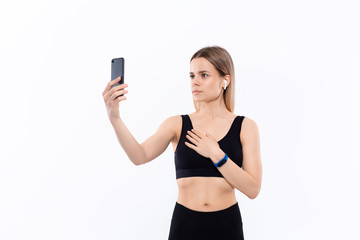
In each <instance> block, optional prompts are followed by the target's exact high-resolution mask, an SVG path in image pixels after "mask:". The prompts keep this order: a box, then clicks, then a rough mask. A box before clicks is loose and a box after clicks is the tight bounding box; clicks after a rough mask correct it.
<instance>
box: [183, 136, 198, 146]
mask: <svg viewBox="0 0 360 240" xmlns="http://www.w3.org/2000/svg"><path fill="white" fill-rule="evenodd" d="M186 138H187V139H189V141H191V142H192V143H194V144H197V143H198V142H197V140H195V139H194V138H192V137H190V136H189V135H186Z"/></svg>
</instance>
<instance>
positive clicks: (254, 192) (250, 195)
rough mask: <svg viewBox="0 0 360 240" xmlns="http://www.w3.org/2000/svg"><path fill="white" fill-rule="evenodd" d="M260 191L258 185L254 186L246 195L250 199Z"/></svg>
mask: <svg viewBox="0 0 360 240" xmlns="http://www.w3.org/2000/svg"><path fill="white" fill-rule="evenodd" d="M259 193H260V187H258V188H256V189H255V190H254V191H252V192H251V193H249V194H248V195H247V197H248V198H250V199H255V198H256V197H257V196H258V195H259Z"/></svg>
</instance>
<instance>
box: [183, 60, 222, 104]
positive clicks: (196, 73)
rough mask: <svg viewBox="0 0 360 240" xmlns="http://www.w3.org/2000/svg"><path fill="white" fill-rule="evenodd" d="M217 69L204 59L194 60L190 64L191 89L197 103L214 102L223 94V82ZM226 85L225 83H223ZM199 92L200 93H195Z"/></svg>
mask: <svg viewBox="0 0 360 240" xmlns="http://www.w3.org/2000/svg"><path fill="white" fill-rule="evenodd" d="M224 79H225V78H224V77H222V76H220V74H219V72H218V71H217V70H216V69H215V67H214V66H213V65H212V64H211V63H210V62H209V61H208V60H207V59H206V58H203V57H200V58H194V59H193V60H191V62H190V80H191V82H190V87H191V91H192V95H193V98H194V99H195V100H196V101H205V100H211V99H212V100H213V99H216V98H218V97H219V96H220V94H221V93H222V84H221V83H222V82H223V81H224ZM223 84H224V83H223ZM194 91H199V92H194Z"/></svg>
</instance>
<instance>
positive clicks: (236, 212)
mask: <svg viewBox="0 0 360 240" xmlns="http://www.w3.org/2000/svg"><path fill="white" fill-rule="evenodd" d="M193 239H194V240H195V239H196V240H212V239H214V240H215V239H216V240H219V239H221V240H242V239H244V234H243V228H242V219H241V213H240V208H239V205H238V202H236V203H235V204H234V205H232V206H230V207H228V208H226V209H223V210H219V211H213V212H200V211H195V210H192V209H189V208H187V207H185V206H184V205H182V204H180V203H178V202H176V204H175V208H174V212H173V215H172V219H171V226H170V233H169V239H168V240H193Z"/></svg>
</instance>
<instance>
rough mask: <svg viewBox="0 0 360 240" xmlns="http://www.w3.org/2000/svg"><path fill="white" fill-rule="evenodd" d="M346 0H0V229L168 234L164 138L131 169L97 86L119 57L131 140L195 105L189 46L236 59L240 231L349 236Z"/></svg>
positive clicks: (355, 143) (355, 114)
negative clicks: (246, 156) (249, 128)
mask: <svg viewBox="0 0 360 240" xmlns="http://www.w3.org/2000/svg"><path fill="white" fill-rule="evenodd" d="M359 10H360V4H359V3H358V1H355V0H354V1H346V0H345V1H344V0H343V1H340V0H338V1H325V0H324V1H320V0H305V1H304V0H303V1H285V0H284V1H101V2H100V1H85V0H83V1H80V0H77V1H74V0H71V1H46V0H43V1H39V0H38V1H34V0H33V1H1V4H0V27H1V29H0V30H1V32H0V34H1V37H0V80H1V87H0V111H1V118H0V121H1V124H0V136H1V139H0V140H1V143H0V144H1V145H0V147H1V150H0V239H2V240H3V239H4V240H10V239H11V240H12V239H37V240H40V239H52V240H53V239H54V240H57V239H66V240H71V239H88V240H90V239H91V240H92V239H107V240H110V239H155V240H158V239H167V237H168V232H169V228H170V221H171V215H172V212H173V208H174V206H175V201H176V199H177V185H176V180H175V166H174V155H173V149H172V146H171V145H169V147H168V149H167V150H166V151H165V152H164V153H163V154H162V155H160V156H159V157H158V158H157V159H155V160H154V161H152V162H150V163H148V164H145V165H141V166H135V165H133V164H132V163H131V162H130V160H129V159H128V158H127V155H126V153H125V152H124V150H123V149H122V148H121V146H120V144H119V143H118V141H117V139H116V135H115V133H114V131H113V128H112V126H111V124H110V122H109V120H108V117H107V113H106V109H105V104H104V102H103V98H102V91H103V90H104V88H105V86H106V84H107V83H108V81H110V60H111V59H112V58H115V57H124V58H125V61H126V62H125V82H126V83H128V84H129V87H128V88H127V89H128V91H129V93H128V94H127V100H126V101H124V102H122V103H121V105H120V113H121V116H122V118H123V120H124V122H125V124H126V125H127V127H128V128H129V130H130V131H131V133H132V134H133V136H134V137H135V138H136V139H137V141H138V142H139V143H141V142H143V141H144V140H145V139H146V138H148V137H149V136H151V135H152V134H153V133H154V132H155V130H156V129H157V127H158V126H159V124H160V123H161V122H162V121H163V120H164V119H166V118H167V117H170V116H172V115H180V114H186V113H191V112H193V111H195V109H194V106H193V102H192V95H191V90H190V78H189V76H188V72H189V70H190V65H189V62H190V58H191V56H192V54H193V53H195V52H196V51H197V50H198V49H200V48H202V47H205V46H211V45H219V46H221V47H224V48H225V49H227V50H228V51H229V53H230V54H231V56H232V58H233V60H234V63H235V74H236V107H235V114H237V115H244V116H246V117H249V118H251V119H253V120H254V121H256V123H257V124H258V127H259V131H260V138H261V139H260V141H261V157H262V163H263V182H262V189H261V193H260V194H259V195H258V197H257V198H256V199H254V200H251V199H248V198H247V197H246V196H245V195H244V194H242V193H241V192H239V191H238V190H236V197H237V200H238V202H239V206H240V210H241V214H242V218H243V222H244V226H243V227H244V235H245V238H246V239H248V240H250V239H284V240H285V239H286V240H288V239H293V240H294V239H359V238H360V234H359V231H358V227H359V215H360V207H359V202H360V194H359V190H358V188H359V184H358V183H359V180H360V177H359V172H360V163H359V160H360V151H359V146H360V137H359V136H360V127H359V122H360V104H359V103H360V97H359V96H360V45H359V42H360V31H359V22H360V15H359Z"/></svg>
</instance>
